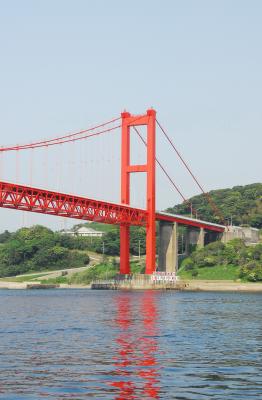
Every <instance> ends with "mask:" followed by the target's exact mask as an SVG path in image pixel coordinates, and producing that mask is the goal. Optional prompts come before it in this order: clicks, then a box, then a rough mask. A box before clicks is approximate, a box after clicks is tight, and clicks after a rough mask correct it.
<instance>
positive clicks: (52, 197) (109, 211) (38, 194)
mask: <svg viewBox="0 0 262 400" xmlns="http://www.w3.org/2000/svg"><path fill="white" fill-rule="evenodd" d="M0 207H4V208H11V209H16V210H22V211H31V212H35V213H41V214H50V215H57V216H60V217H68V218H77V219H83V220H88V221H96V222H104V223H107V224H127V225H146V221H147V213H146V211H145V210H140V209H136V208H133V207H128V206H125V205H120V204H113V203H108V202H103V201H99V200H92V199H88V198H85V197H79V196H74V195H70V194H63V193H56V192H50V191H49V190H43V189H37V188H32V187H28V186H22V185H17V184H13V183H7V182H0Z"/></svg>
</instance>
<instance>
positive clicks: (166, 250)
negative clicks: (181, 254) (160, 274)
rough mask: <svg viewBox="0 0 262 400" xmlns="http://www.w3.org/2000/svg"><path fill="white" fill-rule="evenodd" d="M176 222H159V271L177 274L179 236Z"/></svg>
mask: <svg viewBox="0 0 262 400" xmlns="http://www.w3.org/2000/svg"><path fill="white" fill-rule="evenodd" d="M177 225H178V224H177V223H176V222H174V223H173V222H166V221H160V222H159V252H158V271H166V272H175V271H176V270H177V268H178V234H177Z"/></svg>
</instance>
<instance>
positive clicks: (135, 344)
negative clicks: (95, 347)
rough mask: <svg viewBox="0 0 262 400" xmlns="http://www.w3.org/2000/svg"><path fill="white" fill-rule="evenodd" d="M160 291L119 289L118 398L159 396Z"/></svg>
mask: <svg viewBox="0 0 262 400" xmlns="http://www.w3.org/2000/svg"><path fill="white" fill-rule="evenodd" d="M155 296H156V292H153V291H146V292H144V293H143V294H139V295H138V296H134V295H133V294H130V293H125V292H122V293H121V292H119V296H117V305H116V306H117V317H116V320H115V322H116V324H117V326H118V327H119V332H120V333H119V335H118V336H117V338H116V345H117V355H116V357H115V359H114V362H115V366H116V370H115V380H114V382H112V383H111V385H112V386H113V387H115V388H117V389H118V393H117V395H116V397H115V399H117V400H129V399H141V398H147V399H148V398H150V399H158V398H159V386H158V384H159V379H158V377H159V365H158V363H157V361H156V354H157V352H158V344H157V339H156V334H157V328H156V319H157V309H156V304H155Z"/></svg>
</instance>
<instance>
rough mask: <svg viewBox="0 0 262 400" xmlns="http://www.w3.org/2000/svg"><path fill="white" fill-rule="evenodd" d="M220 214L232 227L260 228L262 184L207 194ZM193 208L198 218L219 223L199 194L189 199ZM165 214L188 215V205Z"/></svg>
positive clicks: (180, 205) (179, 205) (177, 207)
mask: <svg viewBox="0 0 262 400" xmlns="http://www.w3.org/2000/svg"><path fill="white" fill-rule="evenodd" d="M209 194H210V196H211V197H212V199H213V201H214V202H215V203H216V205H217V206H218V208H219V209H220V211H221V213H222V214H223V216H224V217H225V219H228V220H229V221H230V220H231V218H232V222H233V224H234V225H242V224H248V225H250V226H253V227H255V228H260V229H261V228H262V183H253V184H251V185H246V186H234V187H233V188H232V189H219V190H212V191H210V192H209ZM189 201H190V202H192V205H193V208H194V209H195V210H197V214H198V217H199V218H202V219H205V220H208V221H212V222H220V221H219V219H218V218H217V217H215V216H214V213H213V211H212V209H211V207H210V205H209V204H208V202H207V199H206V197H205V196H204V195H203V194H201V195H198V196H194V197H191V198H190V199H189ZM167 212H170V213H174V214H182V215H190V206H189V205H188V204H185V203H183V204H178V205H175V206H174V207H171V208H168V209H167Z"/></svg>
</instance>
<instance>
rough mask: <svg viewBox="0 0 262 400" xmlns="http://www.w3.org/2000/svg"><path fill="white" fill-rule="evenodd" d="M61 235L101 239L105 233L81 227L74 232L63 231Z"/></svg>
mask: <svg viewBox="0 0 262 400" xmlns="http://www.w3.org/2000/svg"><path fill="white" fill-rule="evenodd" d="M62 233H64V234H66V235H70V236H83V237H92V238H93V237H102V236H103V235H104V234H105V232H102V231H96V230H95V229H92V228H87V227H86V226H81V227H80V228H77V229H76V230H70V231H69V230H64V231H62Z"/></svg>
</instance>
